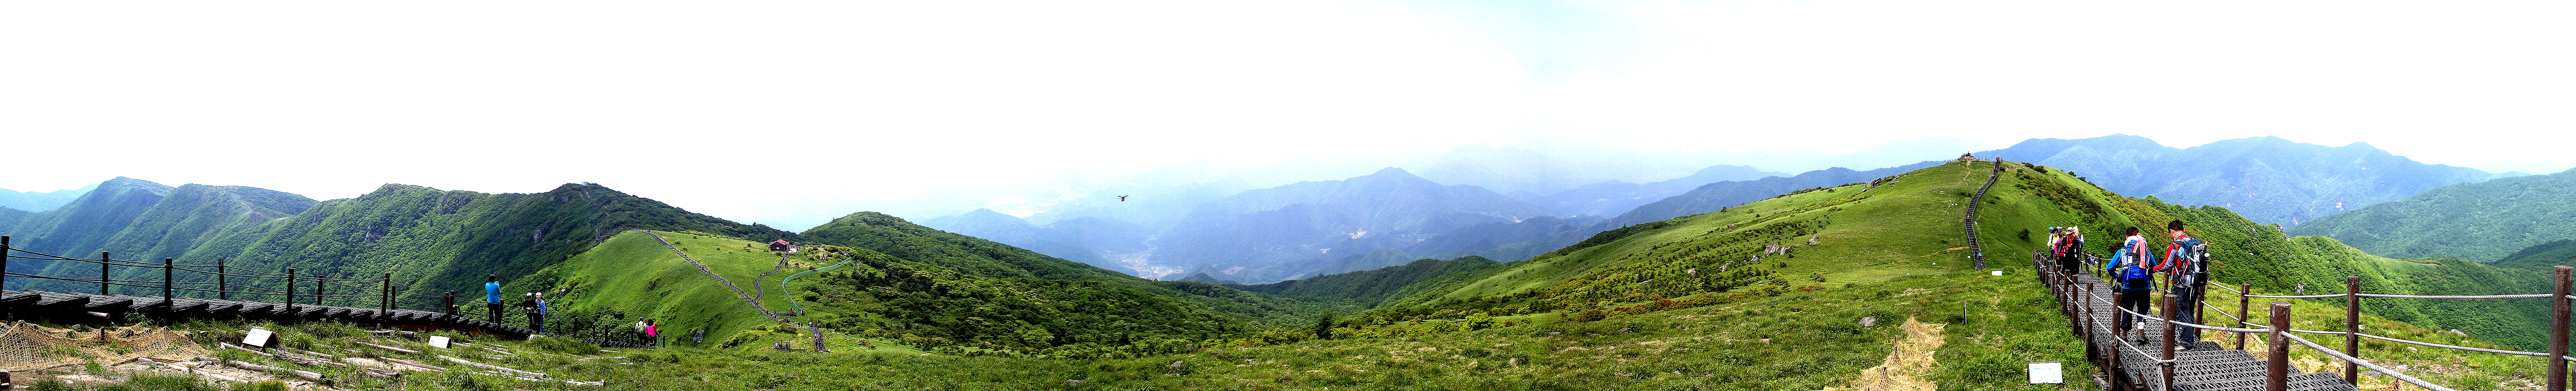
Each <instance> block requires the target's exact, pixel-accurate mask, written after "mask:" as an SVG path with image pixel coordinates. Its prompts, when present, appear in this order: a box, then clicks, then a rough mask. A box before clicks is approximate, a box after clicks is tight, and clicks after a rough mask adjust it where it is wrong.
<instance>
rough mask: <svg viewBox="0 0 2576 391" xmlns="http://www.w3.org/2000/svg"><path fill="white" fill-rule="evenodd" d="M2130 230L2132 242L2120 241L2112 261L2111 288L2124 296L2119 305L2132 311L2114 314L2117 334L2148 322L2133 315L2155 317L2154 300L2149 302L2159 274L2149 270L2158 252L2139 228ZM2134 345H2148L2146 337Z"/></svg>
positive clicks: (2139, 339) (2129, 240)
mask: <svg viewBox="0 0 2576 391" xmlns="http://www.w3.org/2000/svg"><path fill="white" fill-rule="evenodd" d="M2128 231H2129V237H2128V239H2125V240H2121V241H2120V250H2119V251H2115V252H2113V253H2112V255H2111V262H2109V264H2110V265H2112V268H2111V277H2112V278H2113V281H2112V283H2111V284H2112V285H2111V289H2114V291H2113V292H2116V293H2118V294H2119V295H2120V302H2119V303H2116V305H2118V306H2119V308H2123V309H2127V310H2128V311H2125V312H2119V313H2116V314H2113V315H2116V317H2115V318H2114V321H2113V323H2114V325H2113V332H2114V333H2126V332H2129V329H2130V328H2132V327H2133V324H2135V323H2138V322H2143V321H2145V319H2142V318H2139V317H2136V316H2131V315H2129V312H2136V313H2139V314H2154V312H2150V311H2148V309H2147V303H2149V302H2152V301H2153V300H2149V299H2150V298H2152V296H2154V295H2155V292H2156V289H2155V288H2156V276H2155V273H2152V272H2148V271H2147V267H2148V266H2149V265H2147V261H2148V260H2152V259H2155V255H2154V254H2153V253H2154V252H2155V251H2154V250H2149V249H2147V238H2146V237H2143V236H2138V227H2129V230H2128ZM2141 331H2144V330H2141ZM2134 342H2136V343H2146V336H2144V335H2141V336H2139V337H2138V339H2137V340H2136V341H2134Z"/></svg>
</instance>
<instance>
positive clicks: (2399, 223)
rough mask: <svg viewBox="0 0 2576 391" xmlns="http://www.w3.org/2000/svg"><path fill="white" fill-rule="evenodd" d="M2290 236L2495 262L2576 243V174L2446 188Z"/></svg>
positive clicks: (2301, 228)
mask: <svg viewBox="0 0 2576 391" xmlns="http://www.w3.org/2000/svg"><path fill="white" fill-rule="evenodd" d="M2290 232H2291V233H2294V234H2299V235H2316V236H2325V237H2331V238H2335V240H2340V241H2343V242H2344V243H2349V244H2351V245H2352V246H2353V247H2355V248H2360V249H2362V250H2363V251H2369V252H2370V253H2372V254H2380V255H2386V256H2391V257H2404V258H2414V257H2456V258H2463V259H2469V260H2475V261H2480V262H2494V261H2496V260H2498V259H2501V258H2503V257H2504V256H2505V255H2508V254H2512V253H2513V252H2514V251H2516V250H2521V249H2523V248H2524V247H2529V246H2531V245H2535V244H2540V243H2543V242H2548V241H2553V240H2560V239H2576V170H2568V171H2566V172H2560V173H2556V174H2549V175H2533V176H2524V177H2513V178H2504V179H2496V180H2490V181H2485V182H2477V183H2461V184H2455V185H2449V186H2442V187H2438V188H2434V189H2432V190H2425V191H2424V192H2423V193H2418V194H2415V195H2414V196H2411V197H2406V198H2405V199H2402V200H2397V201H2391V202H2386V203H2381V204H2377V205H2371V206H2370V207H2368V208H2361V209H2359V210H2354V211H2351V212H2344V213H2340V214H2335V215H2331V216H2326V217H2323V218H2318V219H2316V220H2315V221H2309V222H2307V223H2306V224H2300V225H2298V226H2296V227H2290Z"/></svg>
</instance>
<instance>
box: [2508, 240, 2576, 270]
mask: <svg viewBox="0 0 2576 391" xmlns="http://www.w3.org/2000/svg"><path fill="white" fill-rule="evenodd" d="M2558 265H2576V239H2559V240H2554V241H2550V242H2548V243H2541V244H2535V245H2531V247H2524V248H2523V249H2522V251H2515V252H2513V254H2512V255H2506V256H2504V259H2499V260H2496V263H2495V266H2496V267H2499V268H2506V269H2526V268H2532V267H2541V266H2558Z"/></svg>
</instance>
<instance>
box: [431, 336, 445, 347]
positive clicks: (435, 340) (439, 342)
mask: <svg viewBox="0 0 2576 391" xmlns="http://www.w3.org/2000/svg"><path fill="white" fill-rule="evenodd" d="M448 341H449V339H448V338H447V336H444V335H432V336H429V346H436V347H438V348H439V349H446V348H447V342H448Z"/></svg>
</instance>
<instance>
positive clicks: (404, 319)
mask: <svg viewBox="0 0 2576 391" xmlns="http://www.w3.org/2000/svg"><path fill="white" fill-rule="evenodd" d="M0 311H5V312H6V313H8V314H9V315H12V316H16V317H19V318H30V317H40V316H63V315H65V314H71V315H77V314H79V313H83V312H96V313H103V314H109V315H110V316H118V315H123V314H137V315H142V316H144V317H146V318H154V317H160V316H163V314H168V316H172V317H176V318H180V319H265V320H276V321H280V322H312V321H338V322H353V323H382V324H387V325H405V326H426V327H442V328H452V329H459V330H466V331H471V332H481V333H485V334H495V335H501V336H506V337H511V338H526V337H527V336H528V335H529V334H532V333H533V332H532V331H530V330H528V329H527V328H522V327H516V326H510V325H506V324H500V323H493V322H490V321H485V320H481V319H474V318H472V317H470V316H449V315H447V314H445V313H438V312H429V311H414V310H404V309H396V310H391V311H386V310H381V309H376V308H361V307H342V306H326V305H310V304H296V305H293V306H291V307H290V306H288V305H285V304H279V303H265V302H255V301H232V300H209V299H194V298H184V297H183V298H172V299H170V302H169V305H167V306H164V305H163V304H162V300H161V298H160V297H143V296H125V295H101V294H90V293H67V292H48V291H35V290H17V291H0Z"/></svg>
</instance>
